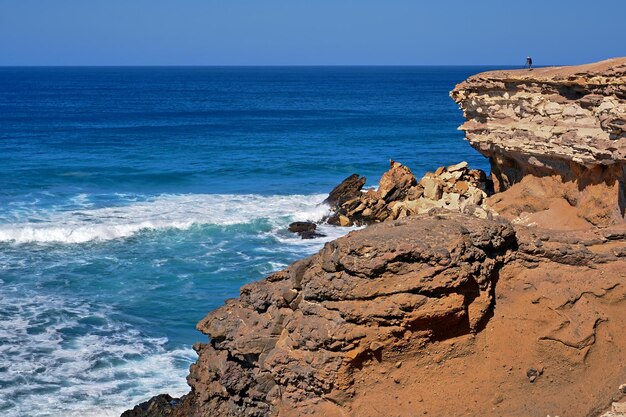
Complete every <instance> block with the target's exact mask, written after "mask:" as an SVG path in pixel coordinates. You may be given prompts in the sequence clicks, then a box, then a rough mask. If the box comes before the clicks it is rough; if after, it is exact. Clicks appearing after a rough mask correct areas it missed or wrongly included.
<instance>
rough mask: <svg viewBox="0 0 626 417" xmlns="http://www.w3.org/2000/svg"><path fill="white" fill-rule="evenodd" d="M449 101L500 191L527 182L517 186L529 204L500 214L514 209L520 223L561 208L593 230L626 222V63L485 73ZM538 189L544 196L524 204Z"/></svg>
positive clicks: (517, 204)
mask: <svg viewBox="0 0 626 417" xmlns="http://www.w3.org/2000/svg"><path fill="white" fill-rule="evenodd" d="M451 96H452V98H453V99H454V100H455V101H456V102H457V103H458V104H459V105H460V107H461V109H462V110H463V112H464V113H465V117H466V119H467V121H466V122H465V124H463V126H461V129H462V130H464V131H465V133H466V137H467V139H468V140H469V142H470V144H471V145H472V146H473V147H474V148H476V149H477V150H478V151H479V152H481V153H482V154H483V155H485V156H487V157H488V158H489V159H490V161H491V167H492V179H493V183H494V188H495V191H496V192H501V191H504V190H507V189H509V188H512V187H515V185H516V184H520V183H522V182H523V181H525V183H524V184H522V186H520V187H517V188H518V189H520V194H522V195H521V196H520V197H521V199H522V200H525V201H518V202H513V201H511V202H509V203H506V204H500V210H498V208H497V207H496V210H497V211H502V208H503V206H508V207H510V209H509V210H508V211H509V212H510V215H511V218H516V217H519V216H520V215H522V214H524V213H525V214H531V213H534V212H538V211H545V210H547V209H549V208H550V207H551V206H552V205H555V206H557V209H555V210H554V211H556V212H558V214H559V215H561V216H563V215H565V214H564V213H563V210H559V209H558V207H561V208H563V207H566V206H568V207H571V208H572V209H571V210H568V211H569V212H571V214H572V215H573V216H575V217H578V218H580V219H582V220H583V221H585V222H587V223H590V224H593V225H598V226H606V225H609V224H614V223H616V222H621V221H623V220H624V216H625V210H626V183H625V180H626V58H619V59H611V60H607V61H603V62H599V63H595V64H590V65H582V66H578V67H551V68H540V69H534V70H530V71H529V70H523V71H520V70H518V71H494V72H487V73H482V74H478V75H475V76H473V77H470V78H469V79H468V80H467V81H465V82H463V83H461V84H459V85H457V86H456V88H455V89H454V90H453V91H452V92H451ZM522 188H523V189H525V191H524V190H521V189H522ZM533 188H534V189H541V191H539V192H537V193H535V194H534V195H532V196H529V198H526V197H527V196H526V195H524V194H526V193H527V190H528V189H533ZM510 195H511V194H510ZM513 206H515V207H513ZM501 214H503V213H501ZM504 214H507V213H504ZM533 220H534V219H532V218H528V219H526V223H528V224H530V223H532V222H533Z"/></svg>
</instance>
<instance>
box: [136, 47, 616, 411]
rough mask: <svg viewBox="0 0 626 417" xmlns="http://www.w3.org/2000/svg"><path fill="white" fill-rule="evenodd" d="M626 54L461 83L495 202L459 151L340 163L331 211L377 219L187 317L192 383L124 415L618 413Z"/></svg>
mask: <svg viewBox="0 0 626 417" xmlns="http://www.w3.org/2000/svg"><path fill="white" fill-rule="evenodd" d="M625 63H626V60H624V59H620V60H610V61H605V62H602V63H599V64H594V65H591V66H583V67H574V68H552V69H539V70H533V71H523V72H521V71H506V72H493V73H486V74H480V75H477V76H475V77H472V78H470V79H469V80H468V81H467V82H466V83H463V84H460V85H459V86H457V88H456V89H455V91H454V92H453V93H452V95H453V97H454V98H455V100H457V102H459V103H460V105H461V107H462V108H463V110H464V111H465V114H466V116H467V117H468V123H466V124H465V125H464V126H463V128H464V129H465V130H466V132H467V136H468V139H469V140H470V143H471V144H472V145H473V146H475V147H476V148H477V149H479V151H481V152H482V153H483V154H485V155H486V156H488V157H489V158H490V159H491V163H492V167H493V172H492V179H493V182H494V184H493V185H494V187H495V190H496V191H498V192H497V193H496V194H494V195H493V196H490V197H487V196H486V194H481V195H480V197H481V198H480V199H479V198H478V196H477V197H476V200H475V201H473V203H472V204H475V205H476V206H477V207H479V208H481V209H484V210H485V211H486V212H490V211H489V210H496V211H497V212H498V214H499V216H493V218H487V219H481V218H478V217H476V215H475V214H476V213H473V214H474V215H468V214H463V213H459V212H460V211H464V212H466V213H469V211H466V210H463V209H462V208H461V206H462V204H463V203H466V201H470V199H471V195H472V194H471V190H472V189H478V190H480V191H481V192H483V193H484V192H485V191H486V188H487V185H488V182H486V181H485V178H484V176H482V175H481V174H480V173H479V172H478V173H477V172H473V171H472V170H469V169H468V168H467V166H466V164H464V163H461V164H457V165H454V166H449V167H447V168H440V169H438V170H437V171H436V172H435V173H431V174H427V175H426V176H425V177H424V178H422V179H421V180H420V181H417V180H416V179H415V177H414V176H413V174H412V173H411V171H410V170H409V169H408V168H407V167H405V166H403V165H401V164H399V163H395V162H393V161H392V163H391V168H390V171H389V172H387V173H386V174H385V175H384V176H383V178H382V179H381V181H380V185H379V188H378V189H377V190H368V191H367V192H362V187H363V185H364V184H365V179H364V178H362V177H359V176H357V175H353V176H351V177H349V178H348V179H347V180H346V181H344V183H342V184H341V185H340V186H339V187H337V188H336V189H335V190H333V193H331V196H330V197H329V200H328V201H329V203H330V204H331V205H332V206H333V207H335V210H336V212H337V221H338V222H339V224H343V225H348V224H354V223H356V224H369V223H377V222H380V223H379V224H373V225H371V226H369V227H367V228H365V229H362V230H357V231H353V232H351V233H350V234H348V235H347V236H345V237H343V238H341V239H338V240H336V241H334V242H330V243H327V244H326V246H325V247H324V248H323V249H322V250H321V251H320V252H319V253H318V254H316V255H314V256H311V257H309V258H306V259H303V260H301V261H298V262H296V263H294V264H292V265H290V266H289V267H288V268H286V269H285V270H283V271H280V272H276V273H274V274H272V275H270V276H268V277H267V278H266V279H265V280H263V281H260V282H256V283H253V284H249V285H246V286H244V287H243V288H242V290H241V296H240V297H239V298H238V299H235V300H228V301H227V302H226V305H225V306H224V307H222V308H220V309H218V310H215V311H213V312H211V313H209V315H208V316H207V317H206V318H205V319H204V320H202V321H201V322H200V323H199V324H198V329H199V330H200V331H202V332H203V333H205V334H207V335H208V336H209V337H210V340H209V342H208V343H206V344H198V345H196V346H195V349H196V350H197V352H198V354H199V358H198V361H197V362H196V363H195V364H194V365H192V367H191V370H190V374H189V377H188V383H189V385H190V386H191V392H190V393H189V394H187V395H185V396H184V397H182V398H181V399H179V400H178V399H172V398H170V397H169V396H158V397H155V398H153V399H152V400H150V401H148V402H146V403H143V404H141V405H139V406H137V407H135V409H133V410H130V411H128V412H127V413H126V414H125V417H147V416H149V417H153V416H157V415H158V416H170V417H182V416H185V417H208V416H226V417H228V416H255V417H261V416H263V417H264V416H281V417H288V416H294V417H295V416H304V415H319V416H329V417H333V416H337V417H339V416H359V417H380V416H401V417H405V416H406V417H408V416H415V415H425V414H427V415H429V416H441V417H449V416H460V415H472V416H474V415H481V416H537V417H544V416H546V415H552V416H559V415H560V416H599V415H601V414H603V413H604V416H606V417H609V416H610V417H613V416H620V415H623V414H624V413H625V412H624V404H625V402H624V398H623V397H624V395H626V392H625V391H626V388H622V386H623V384H624V383H625V382H626V366H624V361H625V359H626V356H625V352H626V222H624V221H623V220H624V218H623V216H624V212H623V207H624V205H623V201H624V195H625V193H624V162H625V161H624V155H625V154H624V140H625V138H624V130H623V120H624V118H623V114H624V108H623V105H624V99H625V96H624V64H625ZM557 105H558V106H559V107H558V108H557ZM511 106H512V107H511ZM580 109H582V110H580ZM547 127H548V128H547ZM459 173H460V174H459ZM466 187H467V190H466ZM472 187H473V188H472ZM468 193H469V194H468ZM446 194H447V195H448V196H450V195H452V194H456V195H459V198H458V201H457V200H456V197H453V198H454V200H455V201H454V204H455V205H453V206H452V207H453V208H454V209H453V210H449V208H450V207H444V206H443V205H441V204H439V203H438V205H435V206H431V207H430V208H429V209H428V210H426V211H427V213H428V214H421V215H420V214H418V213H420V212H421V211H420V209H416V210H412V209H411V210H409V209H408V208H407V207H412V204H415V202H416V201H420V200H421V201H422V203H419V204H426V202H428V204H431V203H430V202H433V201H434V202H441V201H446ZM461 196H462V197H464V199H463V200H461ZM466 204H470V203H466ZM447 206H449V204H448V205H447ZM457 207H458V208H457ZM445 208H448V210H446V209H445ZM396 217H397V218H398V219H397V220H392V219H394V218H396ZM484 217H490V216H484ZM494 219H495V220H494ZM507 219H509V220H511V222H510V223H509V222H508V221H507ZM616 387H620V389H619V391H618V392H616Z"/></svg>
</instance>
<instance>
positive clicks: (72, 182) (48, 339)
mask: <svg viewBox="0 0 626 417" xmlns="http://www.w3.org/2000/svg"><path fill="white" fill-rule="evenodd" d="M486 69H488V68H485V67H345V68H342V67H319V68H317V67H277V68H272V67H263V68H255V67H241V68H232V67H225V68H218V67H212V68H200V67H195V68H183V67H180V68H157V67H155V68H0V414H1V415H3V416H8V417H12V416H25V415H28V416H72V415H75V416H90V415H93V416H100V415H119V412H120V411H121V410H124V409H125V408H128V406H130V405H132V404H134V403H136V402H138V401H141V400H145V399H146V398H148V397H150V396H151V395H153V394H156V393H159V392H170V393H171V394H173V395H177V394H181V393H183V392H185V391H186V390H187V387H186V384H185V379H184V377H185V375H186V373H187V368H188V366H189V364H190V363H191V362H192V361H194V360H195V354H194V353H193V351H192V350H191V348H190V347H191V344H192V343H194V342H197V341H204V340H206V337H204V336H203V335H201V334H200V333H198V332H197V331H195V330H194V325H195V323H196V322H197V321H199V320H200V319H201V318H202V317H203V316H204V315H205V314H206V313H207V312H208V311H209V310H211V309H213V308H216V307H218V306H220V305H221V304H222V303H223V301H224V300H225V299H226V298H230V297H235V296H237V295H238V290H239V287H240V286H241V285H242V284H244V283H246V282H249V281H252V280H257V279H259V278H262V277H263V276H265V275H266V274H268V273H269V272H271V271H274V270H276V269H279V268H282V267H284V266H285V265H287V264H289V263H290V262H292V261H294V260H296V259H298V258H300V257H303V256H305V255H309V254H311V253H314V252H315V251H317V250H318V249H319V248H321V246H322V245H323V243H324V242H325V241H326V240H328V239H330V238H332V237H336V236H339V235H341V234H343V233H345V232H346V230H344V229H338V228H332V227H324V228H323V230H324V231H325V232H326V233H328V236H329V237H328V239H320V240H315V241H301V240H298V239H297V238H295V237H294V236H292V235H291V234H290V233H288V232H286V231H285V227H286V225H287V224H288V223H289V222H291V221H293V220H299V219H302V220H304V219H310V220H315V219H319V218H321V217H322V216H323V214H324V213H325V210H326V209H325V207H323V206H320V205H319V203H320V202H321V201H322V200H323V199H324V197H325V195H324V194H325V193H328V191H329V190H330V189H331V188H332V187H333V186H335V185H336V184H337V183H339V182H340V181H341V180H342V179H343V178H345V177H346V176H348V175H350V174H352V173H354V172H356V173H359V174H362V175H366V176H367V178H368V184H369V185H375V184H376V183H377V182H378V179H379V178H380V175H382V173H383V172H384V171H385V170H386V169H387V168H388V163H389V162H388V161H389V159H394V160H397V161H400V162H402V163H404V164H406V165H408V166H409V167H410V168H411V169H412V170H413V172H414V173H415V174H416V175H418V176H419V175H422V174H423V173H424V172H426V171H427V170H434V169H435V168H437V166H439V165H445V164H451V163H455V162H458V161H461V160H467V161H468V162H469V163H470V165H471V166H473V167H477V168H482V169H487V161H486V160H484V158H482V157H481V156H480V155H479V154H478V153H477V152H475V151H474V150H472V149H471V148H470V147H469V145H468V144H467V143H466V142H465V141H464V140H463V135H462V132H459V131H457V130H456V129H457V127H458V126H459V125H460V124H461V123H462V120H463V119H462V114H461V112H460V111H459V110H458V108H457V106H456V105H455V103H454V102H453V101H452V100H451V99H450V98H449V97H448V92H449V91H450V90H451V89H452V88H453V87H454V85H455V84H456V83H458V82H460V81H462V80H464V79H465V78H467V77H468V76H469V75H471V74H474V73H477V72H480V71H483V70H486Z"/></svg>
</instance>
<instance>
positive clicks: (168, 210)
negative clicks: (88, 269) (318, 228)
mask: <svg viewBox="0 0 626 417" xmlns="http://www.w3.org/2000/svg"><path fill="white" fill-rule="evenodd" d="M325 197H326V196H325V195H323V194H315V195H288V196H262V195H254V194H245V195H233V194H185V195H171V194H168V195H161V196H158V197H154V198H151V199H148V200H146V201H139V202H137V201H135V202H129V203H128V204H126V205H120V206H116V207H103V208H94V209H91V208H87V209H79V210H65V211H55V210H54V209H49V210H48V211H42V212H39V213H38V215H37V216H33V214H32V210H29V211H28V219H29V220H26V221H22V222H19V221H17V222H12V223H5V224H1V223H0V242H15V243H84V242H90V241H107V240H112V239H119V238H126V237H129V236H132V235H134V234H136V233H138V232H140V231H145V230H160V229H180V230H185V229H188V228H190V227H192V226H194V225H219V226H228V225H235V224H247V223H251V222H253V221H258V220H266V221H268V222H269V223H270V225H271V226H272V227H284V226H286V225H287V224H288V223H289V222H291V221H304V220H309V221H318V220H321V219H322V218H323V217H324V216H325V215H327V214H328V212H329V208H328V206H326V205H324V204H322V202H323V200H324V198H325ZM77 198H78V199H79V200H80V202H81V203H83V204H85V201H86V197H85V196H84V195H80V196H78V197H77ZM33 217H35V218H36V220H35V221H33V220H32V219H33Z"/></svg>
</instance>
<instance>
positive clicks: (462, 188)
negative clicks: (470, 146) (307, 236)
mask: <svg viewBox="0 0 626 417" xmlns="http://www.w3.org/2000/svg"><path fill="white" fill-rule="evenodd" d="M355 175H356V174H355ZM354 178H358V177H355V176H354V175H353V176H351V177H349V178H347V179H346V180H344V183H346V182H348V184H350V183H352V182H353V181H354ZM344 183H342V184H340V185H339V186H338V187H337V188H335V190H337V189H344V188H348V189H352V188H351V187H349V185H348V186H345V187H344V185H343V184H344ZM363 183H364V182H363ZM335 190H333V193H335ZM359 190H360V189H359ZM487 190H488V185H487V182H486V175H485V173H484V172H483V171H481V170H478V169H469V168H468V166H467V162H461V163H458V164H455V165H450V166H449V167H447V168H446V167H440V168H438V169H437V170H436V171H435V172H434V173H433V172H429V173H427V174H426V175H424V177H423V178H422V179H421V180H419V181H417V179H416V178H415V176H414V175H413V173H412V172H411V170H410V169H409V168H408V167H407V166H405V165H402V164H401V163H399V162H395V161H391V162H390V167H389V171H387V172H385V173H384V174H383V176H382V178H381V179H380V182H379V185H378V188H377V189H375V190H374V189H370V190H367V192H358V193H350V194H349V197H344V198H342V199H337V198H334V197H333V195H334V194H333V193H331V196H329V198H328V199H327V201H336V202H337V201H340V202H337V203H335V204H333V205H331V208H332V209H333V211H334V214H333V215H332V216H330V217H329V219H328V223H330V224H335V225H339V226H352V225H354V224H356V225H364V224H372V223H380V222H382V221H390V220H396V219H399V218H403V217H407V216H413V215H417V214H424V213H428V212H429V211H431V210H433V209H447V210H451V211H455V212H461V213H469V214H474V215H475V216H477V217H481V218H487V217H489V216H490V212H489V210H488V209H487V207H486V205H485V202H486V198H487ZM344 195H345V194H344ZM491 214H493V213H491Z"/></svg>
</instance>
